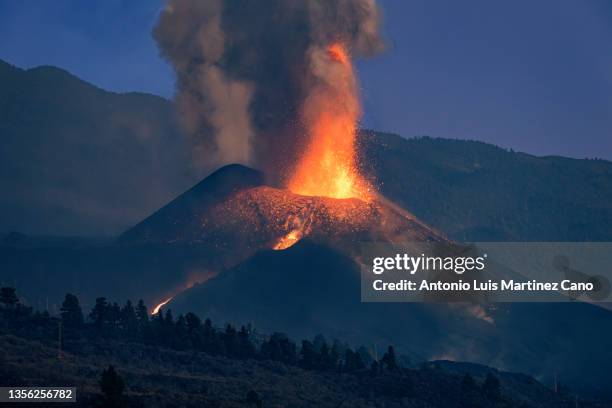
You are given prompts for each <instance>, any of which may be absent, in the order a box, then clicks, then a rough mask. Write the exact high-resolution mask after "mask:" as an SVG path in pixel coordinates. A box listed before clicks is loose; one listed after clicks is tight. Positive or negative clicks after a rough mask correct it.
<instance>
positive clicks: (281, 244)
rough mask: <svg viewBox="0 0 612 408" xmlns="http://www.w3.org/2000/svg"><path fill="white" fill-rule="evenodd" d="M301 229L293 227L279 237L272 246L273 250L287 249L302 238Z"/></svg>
mask: <svg viewBox="0 0 612 408" xmlns="http://www.w3.org/2000/svg"><path fill="white" fill-rule="evenodd" d="M302 235H303V231H302V230H301V229H294V230H292V231H290V232H289V233H288V234H287V235H284V236H282V237H280V238H279V240H278V241H277V242H276V244H275V245H274V246H273V247H272V249H274V250H275V251H280V250H283V249H287V248H289V247H292V246H293V245H295V244H296V243H297V242H298V241H299V240H300V239H302Z"/></svg>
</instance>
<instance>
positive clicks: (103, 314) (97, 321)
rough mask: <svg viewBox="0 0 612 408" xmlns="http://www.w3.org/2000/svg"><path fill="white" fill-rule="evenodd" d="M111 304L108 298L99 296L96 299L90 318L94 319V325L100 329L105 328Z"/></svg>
mask: <svg viewBox="0 0 612 408" xmlns="http://www.w3.org/2000/svg"><path fill="white" fill-rule="evenodd" d="M108 314H109V306H108V302H107V301H106V298H104V297H99V298H97V299H96V304H95V306H94V308H93V309H91V312H90V313H89V318H90V319H91V320H92V321H93V323H94V325H95V326H96V328H97V329H98V330H102V329H104V327H105V326H106V324H107V322H108Z"/></svg>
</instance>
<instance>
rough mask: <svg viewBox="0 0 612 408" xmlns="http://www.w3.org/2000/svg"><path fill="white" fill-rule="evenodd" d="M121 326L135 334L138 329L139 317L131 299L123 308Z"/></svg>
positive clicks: (129, 332)
mask: <svg viewBox="0 0 612 408" xmlns="http://www.w3.org/2000/svg"><path fill="white" fill-rule="evenodd" d="M120 326H121V328H122V329H123V330H125V331H126V332H127V333H128V334H130V335H134V334H136V333H137V331H138V318H137V316H136V311H135V310H134V306H132V302H131V301H130V300H128V301H127V302H125V305H124V306H123V308H122V309H121V313H120Z"/></svg>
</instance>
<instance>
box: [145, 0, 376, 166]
mask: <svg viewBox="0 0 612 408" xmlns="http://www.w3.org/2000/svg"><path fill="white" fill-rule="evenodd" d="M379 26H380V11H379V9H378V7H377V5H376V3H375V0H266V1H254V0H169V1H168V2H167V5H166V8H165V9H164V10H163V11H162V12H161V14H160V16H159V21H158V23H157V25H156V27H155V29H154V32H153V35H154V38H155V40H156V41H157V44H158V46H159V48H160V51H161V53H162V55H163V56H164V57H165V58H166V59H168V61H169V62H170V63H171V64H172V66H173V67H174V70H175V72H176V75H177V82H176V87H177V93H176V101H177V106H178V109H179V113H180V117H181V119H182V122H183V124H184V126H185V128H186V129H187V131H188V133H189V134H190V135H192V136H193V137H192V141H193V155H194V159H195V162H194V163H195V164H196V165H198V166H200V167H202V168H211V167H213V166H218V165H221V164H225V163H229V162H240V163H243V164H248V165H252V166H256V167H259V168H261V169H263V170H265V171H267V172H270V173H274V174H280V173H281V172H282V171H283V170H286V169H287V168H288V166H290V165H292V163H293V162H294V161H295V159H296V154H297V152H298V151H299V150H300V149H302V148H303V146H304V143H305V140H304V138H305V133H306V132H305V127H306V126H305V124H304V123H303V122H304V120H303V114H301V110H302V107H303V105H304V102H305V101H306V100H307V99H308V98H309V97H311V95H312V93H313V90H317V89H320V88H321V86H327V85H326V84H327V83H329V82H330V81H333V78H324V77H322V73H325V72H330V73H333V72H334V70H333V69H324V67H321V66H320V64H321V63H326V62H325V60H324V61H323V62H321V61H318V62H317V64H314V63H313V61H312V55H313V53H317V52H318V51H317V50H321V49H325V48H326V47H328V46H329V45H330V44H331V43H336V42H341V43H342V44H343V45H344V47H346V49H347V50H348V52H349V53H350V54H351V55H352V56H355V57H365V56H369V55H372V54H375V53H377V52H379V51H381V50H382V48H383V42H382V40H381V38H380V35H379ZM327 63H330V64H331V63H332V61H329V62H327ZM316 92H318V91H316Z"/></svg>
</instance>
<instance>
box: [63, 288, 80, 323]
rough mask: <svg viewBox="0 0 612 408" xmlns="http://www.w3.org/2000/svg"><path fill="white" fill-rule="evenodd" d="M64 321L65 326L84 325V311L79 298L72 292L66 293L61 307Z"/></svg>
mask: <svg viewBox="0 0 612 408" xmlns="http://www.w3.org/2000/svg"><path fill="white" fill-rule="evenodd" d="M60 311H61V316H62V323H63V324H64V326H65V327H73V328H76V327H81V326H82V325H83V311H82V310H81V305H80V304H79V299H78V298H77V297H76V296H75V295H73V294H70V293H67V294H66V297H65V298H64V302H63V303H62V308H61V309H60Z"/></svg>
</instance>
